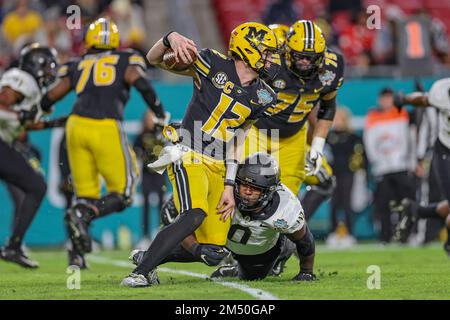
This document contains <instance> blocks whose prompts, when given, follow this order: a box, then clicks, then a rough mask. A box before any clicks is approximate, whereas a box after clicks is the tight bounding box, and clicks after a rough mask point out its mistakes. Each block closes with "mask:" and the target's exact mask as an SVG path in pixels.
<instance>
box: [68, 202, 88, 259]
mask: <svg viewBox="0 0 450 320" xmlns="http://www.w3.org/2000/svg"><path fill="white" fill-rule="evenodd" d="M93 216H94V211H93V209H92V208H90V207H89V206H88V205H85V204H76V205H75V206H74V207H73V208H70V209H68V210H67V212H66V215H65V217H64V219H65V221H66V223H67V226H68V227H69V233H70V238H71V239H72V243H73V246H74V249H75V251H76V252H78V253H80V254H82V255H83V254H85V253H88V252H91V251H92V239H91V236H90V235H89V224H90V222H91V220H92V217H93Z"/></svg>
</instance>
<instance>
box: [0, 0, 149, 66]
mask: <svg viewBox="0 0 450 320" xmlns="http://www.w3.org/2000/svg"><path fill="white" fill-rule="evenodd" d="M71 5H77V6H78V7H79V8H80V10H81V12H80V14H81V20H80V22H81V27H80V28H73V29H69V28H68V27H67V24H66V23H67V18H68V17H70V16H71V15H72V14H73V13H74V12H75V11H73V10H70V6H71ZM142 6H143V1H142V0H3V1H0V23H1V32H0V69H6V68H8V67H9V66H11V65H14V63H15V61H16V60H17V57H18V54H19V52H20V50H21V49H22V48H23V47H24V46H25V45H26V44H28V43H31V42H39V43H41V44H43V45H48V46H52V47H54V48H56V49H57V50H58V54H59V59H60V61H61V62H62V63H64V62H65V61H66V60H67V59H68V58H70V57H72V56H76V55H79V54H81V53H82V52H83V34H84V30H83V26H85V25H87V24H88V23H89V22H91V21H93V20H94V19H95V18H97V17H98V16H100V15H108V16H110V17H112V18H113V19H114V21H115V22H116V24H117V25H118V28H119V31H120V34H121V35H122V39H121V46H122V47H133V48H135V49H138V50H139V51H143V50H144V49H143V45H142V43H143V41H144V39H145V26H144V16H143V8H142ZM68 8H69V10H68ZM68 11H69V12H68ZM73 21H76V20H73Z"/></svg>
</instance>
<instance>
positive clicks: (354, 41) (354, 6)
mask: <svg viewBox="0 0 450 320" xmlns="http://www.w3.org/2000/svg"><path fill="white" fill-rule="evenodd" d="M379 2H380V1H373V3H375V4H379ZM268 3H269V4H268V5H267V8H266V10H265V12H264V13H263V16H262V21H263V22H264V23H266V24H271V23H283V24H286V25H291V24H292V23H294V22H295V21H296V20H298V19H302V18H308V19H313V20H314V21H315V22H316V23H317V24H318V25H319V26H320V27H321V29H322V32H323V33H324V35H325V37H326V39H327V45H328V46H330V47H333V49H334V50H336V49H338V50H339V51H341V52H342V54H343V55H344V57H345V60H346V64H347V65H350V66H360V67H366V66H372V65H395V64H397V63H398V52H397V50H398V47H399V37H398V27H399V24H400V23H402V22H404V21H405V20H406V19H411V18H415V19H418V20H421V21H424V22H425V23H426V25H427V28H424V29H422V32H426V33H427V34H426V35H422V36H423V37H424V38H426V39H429V40H430V42H431V43H430V46H431V49H432V53H433V57H434V59H435V61H436V62H440V63H443V64H450V42H449V38H448V35H449V30H447V28H446V26H445V24H444V23H443V21H441V20H440V19H438V18H437V17H433V16H432V15H431V14H430V13H429V12H428V11H427V10H426V9H425V8H420V9H417V10H415V11H413V12H411V13H410V14H406V13H405V12H404V11H403V10H402V9H401V8H400V7H399V6H398V5H396V4H387V5H386V6H383V8H382V9H381V10H380V18H381V21H380V22H381V24H380V26H381V28H380V29H376V28H374V29H370V28H368V24H367V21H368V20H369V21H372V20H370V19H369V17H370V16H371V15H372V14H373V12H371V13H370V14H368V13H367V12H366V7H365V6H363V3H362V1H361V0H349V1H337V0H329V1H317V3H311V4H309V3H308V1H306V0H305V1H294V0H274V1H268ZM302 3H303V6H302ZM319 3H320V4H321V5H318V4H319ZM369 3H371V1H366V5H367V4H369ZM326 4H327V5H326ZM307 5H310V6H309V8H307V7H306V6H307ZM448 8H450V4H449V5H448ZM448 18H449V19H450V17H448Z"/></svg>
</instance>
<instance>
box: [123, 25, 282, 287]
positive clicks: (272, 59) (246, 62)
mask: <svg viewBox="0 0 450 320" xmlns="http://www.w3.org/2000/svg"><path fill="white" fill-rule="evenodd" d="M167 47H171V48H172V49H173V50H174V52H175V54H176V55H177V57H178V58H179V59H182V60H183V61H184V62H185V63H188V62H191V63H192V65H191V67H190V68H189V69H187V70H186V71H184V72H181V73H182V74H184V75H189V76H191V77H193V79H194V93H193V97H192V99H191V102H190V103H189V106H188V108H187V110H186V114H185V116H184V118H183V121H182V125H181V129H180V130H179V131H180V132H181V139H180V140H179V143H178V145H176V146H175V147H179V149H180V150H184V151H183V152H181V153H179V157H178V159H177V160H173V158H171V160H170V162H168V163H167V169H168V173H169V178H170V180H171V183H172V186H173V190H174V199H175V205H176V207H177V210H178V211H179V212H180V216H179V218H178V219H177V220H176V221H175V222H174V223H173V224H171V225H170V226H168V227H166V228H164V229H163V230H161V232H160V233H159V234H158V235H157V237H156V238H155V240H154V241H153V243H152V245H151V246H150V248H149V249H148V250H147V252H146V254H145V255H144V257H143V259H142V261H141V262H140V264H139V265H138V266H137V268H136V269H135V270H134V271H133V272H132V273H131V274H130V275H129V276H128V277H126V278H125V279H124V280H123V282H122V284H123V285H125V286H129V287H140V286H149V285H152V284H154V283H156V282H157V281H156V280H155V271H154V269H155V268H156V266H157V265H159V264H160V263H161V261H163V259H164V258H166V257H167V256H168V255H169V254H170V252H171V251H172V249H173V248H175V247H176V246H177V245H178V244H179V243H180V242H182V245H183V247H184V248H185V249H186V250H188V251H189V252H192V254H193V255H195V256H199V257H200V256H201V255H202V252H203V248H204V246H206V245H213V246H215V247H216V248H217V252H219V253H220V252H223V253H225V251H224V250H223V249H222V246H223V245H225V243H226V240H227V233H228V230H229V227H230V219H229V217H230V216H231V215H232V213H233V212H234V207H235V202H234V196H233V188H234V179H235V176H236V171H237V166H238V161H237V159H238V153H239V152H238V149H239V146H240V144H243V142H244V138H245V135H246V133H247V130H248V129H249V128H250V127H251V125H252V124H253V123H254V122H255V121H256V120H257V119H258V118H260V117H261V116H263V115H264V114H265V113H266V110H267V109H268V108H270V107H273V105H274V103H275V102H276V94H275V92H274V91H273V90H272V89H271V88H270V87H269V86H268V85H267V84H266V83H265V82H264V81H263V80H261V79H260V76H264V77H265V78H266V79H270V78H273V77H274V75H276V73H277V71H278V67H279V58H280V57H279V54H278V53H277V40H276V36H275V34H274V33H273V31H272V30H270V29H269V28H268V27H266V26H264V25H262V24H260V23H254V22H249V23H244V24H242V25H239V26H238V27H236V28H235V29H234V30H233V31H232V33H231V37H230V45H229V52H228V56H225V55H223V54H221V53H219V52H217V51H215V50H212V49H203V50H200V51H197V49H196V45H195V43H194V42H193V41H191V40H190V39H187V38H185V37H183V36H181V35H180V34H178V33H176V32H171V33H169V34H168V35H166V36H165V37H163V38H162V39H160V40H159V41H158V42H157V43H156V44H155V45H154V46H153V47H152V49H150V51H149V53H148V54H147V59H148V60H149V61H150V63H152V64H153V65H157V66H159V67H162V68H164V69H168V68H167V67H166V66H165V64H164V62H163V55H164V53H165V51H166V49H167ZM189 50H191V51H193V52H195V53H196V54H197V58H196V59H194V60H195V61H192V59H191V56H190V54H189V52H188V51H189Z"/></svg>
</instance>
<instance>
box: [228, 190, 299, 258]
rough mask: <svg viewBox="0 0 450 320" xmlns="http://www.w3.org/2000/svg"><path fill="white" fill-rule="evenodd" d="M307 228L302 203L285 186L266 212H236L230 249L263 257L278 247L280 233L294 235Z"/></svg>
mask: <svg viewBox="0 0 450 320" xmlns="http://www.w3.org/2000/svg"><path fill="white" fill-rule="evenodd" d="M304 224H305V215H304V213H303V208H302V206H301V204H300V201H299V200H298V198H297V197H296V196H295V195H294V194H293V193H292V192H291V191H290V190H289V189H288V188H287V187H286V186H285V185H282V186H281V187H279V189H278V190H277V191H276V192H275V194H274V197H273V200H272V202H271V203H269V204H268V205H267V207H266V208H264V210H263V211H262V212H259V213H255V214H248V215H245V214H243V213H241V212H240V211H239V210H237V209H236V211H235V214H234V216H233V219H232V221H231V227H230V230H229V231H228V240H227V244H226V247H227V248H228V249H230V250H231V251H232V252H233V253H235V254H240V255H257V254H262V253H264V252H267V251H269V250H270V249H272V248H273V247H274V246H275V245H276V243H277V241H278V238H279V236H280V233H284V234H292V233H294V232H296V231H298V230H300V229H301V228H303V226H304Z"/></svg>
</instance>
